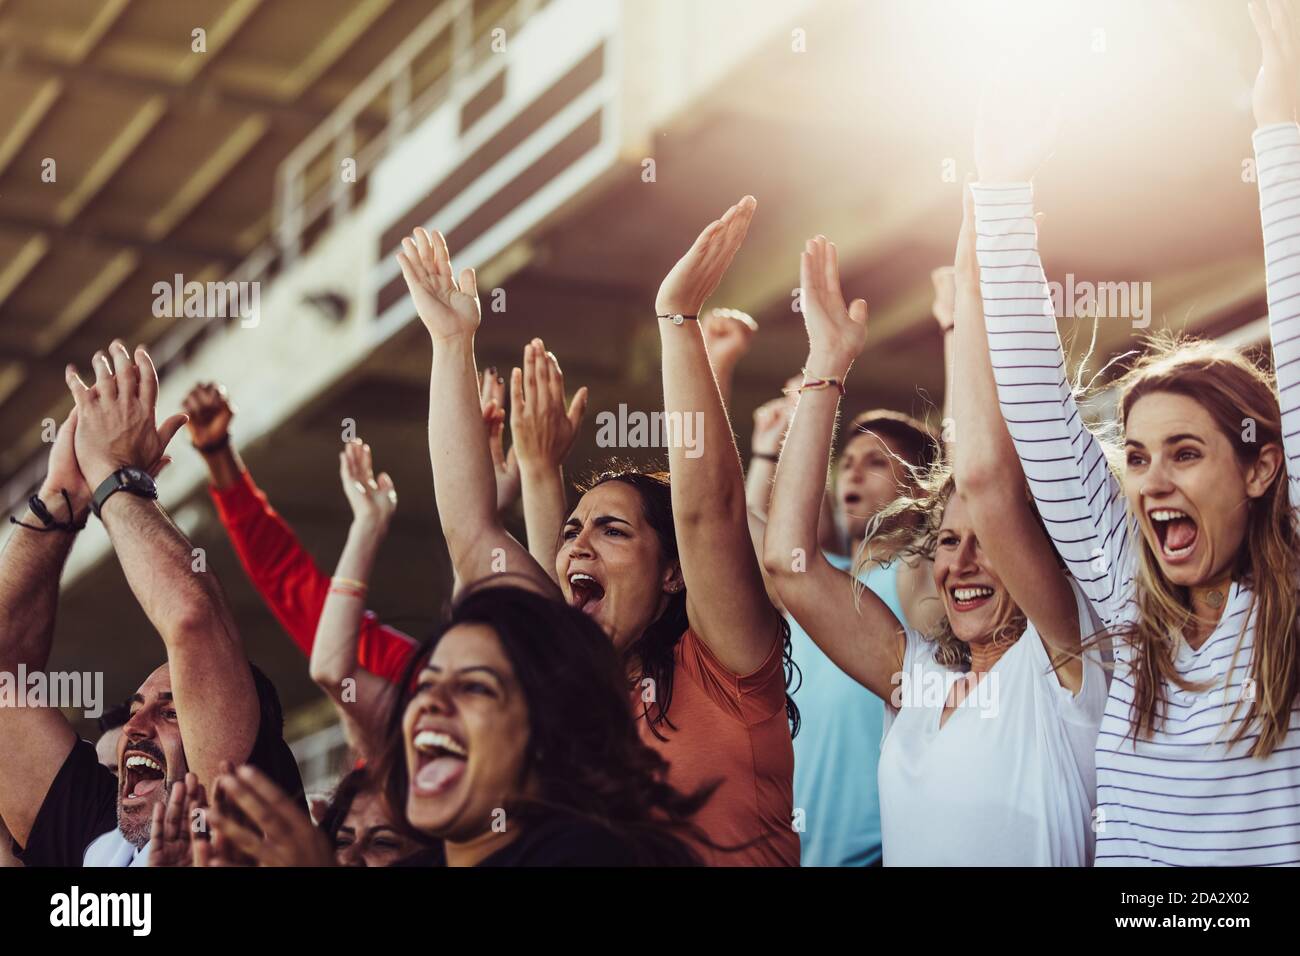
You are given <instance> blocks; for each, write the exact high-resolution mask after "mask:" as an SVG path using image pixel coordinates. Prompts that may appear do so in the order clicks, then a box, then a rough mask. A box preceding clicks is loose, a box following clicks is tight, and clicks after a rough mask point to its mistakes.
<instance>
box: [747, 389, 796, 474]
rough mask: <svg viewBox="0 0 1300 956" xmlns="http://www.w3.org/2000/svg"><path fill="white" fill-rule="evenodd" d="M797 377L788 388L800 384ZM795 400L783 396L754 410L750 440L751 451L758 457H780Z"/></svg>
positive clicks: (789, 396)
mask: <svg viewBox="0 0 1300 956" xmlns="http://www.w3.org/2000/svg"><path fill="white" fill-rule="evenodd" d="M800 381H801V379H800V378H799V377H795V378H793V379H791V380H790V381H789V382H787V383H786V384H787V386H789V385H795V386H797V385H798V384H799V383H800ZM794 407H795V399H794V396H793V395H782V396H780V397H779V398H773V399H771V400H770V401H767V402H764V403H763V404H762V405H760V406H758V408H756V409H754V434H753V436H752V437H751V438H750V440H749V450H750V451H751V452H752V453H754V454H758V455H779V454H781V444H782V442H784V440H785V432H786V429H787V428H789V427H790V416H791V415H793V414H794Z"/></svg>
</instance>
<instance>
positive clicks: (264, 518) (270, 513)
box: [183, 382, 416, 683]
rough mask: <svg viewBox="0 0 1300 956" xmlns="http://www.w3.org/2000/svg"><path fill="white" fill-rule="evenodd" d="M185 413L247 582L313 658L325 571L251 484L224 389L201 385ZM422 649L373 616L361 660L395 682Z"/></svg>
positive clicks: (368, 616) (367, 621)
mask: <svg viewBox="0 0 1300 956" xmlns="http://www.w3.org/2000/svg"><path fill="white" fill-rule="evenodd" d="M183 407H184V410H185V412H186V413H187V414H188V415H189V416H190V420H189V431H190V440H191V441H192V442H193V444H194V447H195V449H197V450H198V452H199V454H200V455H202V456H203V460H204V462H206V463H207V466H208V473H209V475H210V477H211V482H212V483H211V486H210V487H209V489H208V490H209V492H210V493H211V495H212V501H213V503H214V504H215V505H216V508H217V516H218V517H219V518H220V519H221V523H222V525H223V526H224V527H225V529H226V533H227V534H228V535H229V536H230V543H231V544H232V545H233V546H234V548H235V553H236V554H237V555H239V560H240V563H242V564H243V566H244V571H245V572H246V573H247V574H248V579H249V581H250V582H251V583H252V585H253V587H254V588H256V589H257V592H258V594H260V595H261V596H262V600H264V601H265V602H266V605H267V607H268V608H270V609H271V612H272V613H273V614H274V615H275V616H276V619H277V620H279V622H280V625H281V626H282V627H283V628H284V629H285V631H286V632H287V633H288V634H289V636H290V637H291V638H293V642H294V643H295V644H297V645H298V647H299V648H300V649H301V650H302V652H303V654H305V655H307V656H308V657H310V656H311V649H312V645H313V643H314V642H315V638H316V625H317V624H318V623H319V622H320V615H321V608H322V607H323V606H324V604H325V595H326V594H328V593H329V589H330V577H329V575H328V574H326V573H324V572H323V571H321V569H320V568H319V567H318V566H317V565H316V562H315V561H314V560H313V559H312V556H311V555H310V554H308V553H307V549H306V548H304V547H303V546H302V543H301V542H300V541H299V540H298V538H297V537H296V536H295V535H294V533H293V529H292V528H290V527H289V525H288V524H287V523H286V522H285V520H284V519H283V518H281V517H280V515H279V514H277V513H276V511H275V509H274V508H272V507H271V503H270V502H269V501H267V498H266V495H265V494H264V493H263V492H262V490H261V489H260V488H258V487H257V485H256V484H255V483H254V481H253V476H252V475H250V474H249V473H248V470H247V469H246V468H245V467H244V464H243V462H242V461H240V459H239V456H238V455H237V454H236V453H235V448H234V445H233V444H232V442H231V438H230V421H231V419H232V418H233V417H234V413H235V410H234V407H233V406H232V405H231V403H230V400H229V397H228V395H227V393H226V389H225V387H224V386H221V385H217V384H214V383H212V382H205V383H202V384H199V385H196V386H195V387H194V389H193V390H192V391H191V392H190V393H189V395H188V396H187V397H186V399H185V401H184V403H183ZM415 645H416V642H415V640H414V639H413V638H412V637H411V636H410V635H408V634H404V633H402V632H401V631H399V630H397V629H396V628H392V627H388V626H387V625H385V624H382V623H380V621H379V619H378V617H376V615H375V614H374V612H372V611H369V610H367V611H365V612H364V613H363V614H362V617H361V629H360V634H359V636H358V643H357V660H358V663H360V665H361V666H362V667H363V668H365V669H366V670H367V671H369V672H370V673H372V674H375V675H376V676H378V677H382V678H384V679H385V680H388V681H390V682H393V683H396V682H397V681H398V680H400V679H401V675H402V669H403V668H404V667H405V666H406V662H407V659H408V657H409V656H410V653H411V651H412V650H413V649H414V647H415Z"/></svg>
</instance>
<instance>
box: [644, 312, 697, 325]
mask: <svg viewBox="0 0 1300 956" xmlns="http://www.w3.org/2000/svg"><path fill="white" fill-rule="evenodd" d="M655 318H656V319H669V320H671V321H672V323H673V325H681V324H682V323H683V322H685V321H686V320H687V319H699V316H698V315H682V314H681V313H680V312H669V313H668V314H667V315H657V316H655Z"/></svg>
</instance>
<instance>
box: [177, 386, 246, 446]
mask: <svg viewBox="0 0 1300 956" xmlns="http://www.w3.org/2000/svg"><path fill="white" fill-rule="evenodd" d="M181 407H182V408H183V409H185V413H186V414H187V415H189V416H190V421H189V429H190V442H191V443H192V444H193V445H194V447H195V448H199V449H202V448H204V447H205V446H207V445H211V444H213V443H214V442H219V441H221V440H222V439H224V438H225V437H226V436H227V435H228V434H229V433H230V420H231V419H232V418H233V417H234V415H235V409H234V406H232V405H231V404H230V396H229V394H228V393H227V392H226V386H224V385H218V384H216V383H215V382H201V383H200V384H198V385H195V386H194V388H193V389H192V390H191V391H190V393H189V394H188V395H186V396H185V401H184V402H182V403H181Z"/></svg>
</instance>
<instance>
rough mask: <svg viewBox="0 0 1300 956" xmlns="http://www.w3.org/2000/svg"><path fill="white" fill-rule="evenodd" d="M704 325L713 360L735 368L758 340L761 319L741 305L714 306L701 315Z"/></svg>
mask: <svg viewBox="0 0 1300 956" xmlns="http://www.w3.org/2000/svg"><path fill="white" fill-rule="evenodd" d="M700 329H701V331H703V332H704V344H705V345H706V346H707V347H708V350H709V364H710V365H712V366H713V367H714V368H715V369H717V368H720V367H721V368H727V369H730V368H733V367H734V366H735V365H736V363H737V362H739V361H740V360H741V359H742V358H744V356H745V353H746V352H748V351H749V347H750V346H751V345H752V344H753V342H754V333H755V332H757V331H758V323H757V322H755V321H754V319H753V318H752V317H751V316H750V315H748V314H747V313H745V312H741V311H740V310H739V309H710V310H709V311H708V312H707V313H706V314H704V315H702V316H700Z"/></svg>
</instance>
